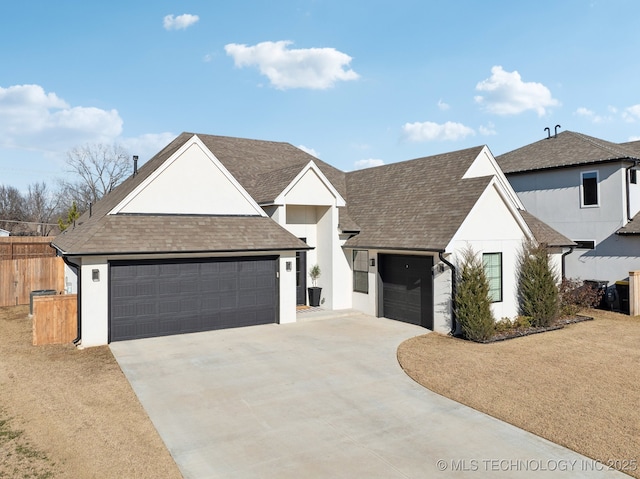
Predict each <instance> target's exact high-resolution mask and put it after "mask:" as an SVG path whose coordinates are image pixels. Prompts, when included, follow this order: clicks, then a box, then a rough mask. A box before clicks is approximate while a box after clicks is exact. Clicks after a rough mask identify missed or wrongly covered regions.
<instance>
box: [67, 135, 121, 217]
mask: <svg viewBox="0 0 640 479" xmlns="http://www.w3.org/2000/svg"><path fill="white" fill-rule="evenodd" d="M129 158H130V157H129V153H128V152H127V151H126V150H125V149H124V148H123V147H122V146H120V145H118V144H115V143H114V144H112V145H105V144H101V143H97V144H86V145H83V146H77V147H75V148H73V149H72V150H70V151H69V152H67V165H68V166H69V172H70V173H73V174H74V175H76V176H77V178H73V179H69V180H63V181H62V185H61V186H62V190H63V191H64V193H65V196H66V197H67V200H66V202H67V203H68V205H67V206H69V205H70V204H71V203H72V202H73V201H75V202H76V204H77V206H78V210H80V211H86V210H87V209H88V208H89V204H90V203H95V202H96V201H98V200H99V199H100V198H102V197H103V196H104V195H106V194H107V193H108V192H109V191H111V190H112V189H113V188H115V187H116V186H117V185H119V184H120V183H122V182H123V181H124V180H125V179H126V178H127V177H128V176H129V175H130V174H131V172H132V170H133V167H132V164H131V161H130V159H129Z"/></svg>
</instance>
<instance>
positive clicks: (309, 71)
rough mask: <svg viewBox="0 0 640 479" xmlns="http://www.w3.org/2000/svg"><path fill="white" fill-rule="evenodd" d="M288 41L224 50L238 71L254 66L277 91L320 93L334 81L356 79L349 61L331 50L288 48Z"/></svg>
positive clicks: (289, 43)
mask: <svg viewBox="0 0 640 479" xmlns="http://www.w3.org/2000/svg"><path fill="white" fill-rule="evenodd" d="M291 44H292V42H290V41H278V42H262V43H258V44H257V45H254V46H247V45H239V44H237V43H229V44H228V45H225V47H224V49H225V51H226V52H227V55H229V56H231V57H233V60H234V63H235V66H236V67H238V68H242V67H247V66H257V67H258V69H259V70H260V73H261V74H262V75H264V76H266V77H267V78H269V81H270V82H271V84H272V85H273V86H274V87H275V88H277V89H280V90H286V89H289V88H311V89H317V90H324V89H326V88H330V87H332V86H333V85H334V84H335V83H336V82H337V81H349V80H356V79H358V78H359V75H358V74H357V73H356V72H355V71H353V70H351V69H349V68H348V65H349V63H351V60H352V58H351V57H350V56H349V55H347V54H346V53H342V52H339V51H338V50H336V49H334V48H306V49H289V48H287V47H288V46H289V45H291Z"/></svg>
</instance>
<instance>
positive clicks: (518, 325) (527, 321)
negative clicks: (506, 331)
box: [513, 316, 531, 329]
mask: <svg viewBox="0 0 640 479" xmlns="http://www.w3.org/2000/svg"><path fill="white" fill-rule="evenodd" d="M530 327H531V318H530V317H529V316H518V317H517V318H516V319H515V321H514V322H513V329H528V328H530Z"/></svg>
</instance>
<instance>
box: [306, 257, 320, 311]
mask: <svg viewBox="0 0 640 479" xmlns="http://www.w3.org/2000/svg"><path fill="white" fill-rule="evenodd" d="M320 274H321V271H320V266H318V265H317V264H315V265H313V266H312V267H311V269H310V270H309V276H310V277H311V284H313V286H312V287H310V288H307V290H308V292H309V306H320V296H321V295H322V288H319V287H318V285H317V282H318V278H319V277H320Z"/></svg>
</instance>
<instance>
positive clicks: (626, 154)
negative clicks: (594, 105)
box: [567, 131, 635, 158]
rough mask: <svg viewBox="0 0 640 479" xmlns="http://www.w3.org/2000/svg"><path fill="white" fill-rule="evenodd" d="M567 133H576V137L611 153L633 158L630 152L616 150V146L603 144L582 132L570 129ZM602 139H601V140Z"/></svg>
mask: <svg viewBox="0 0 640 479" xmlns="http://www.w3.org/2000/svg"><path fill="white" fill-rule="evenodd" d="M567 133H573V134H574V135H576V136H577V137H579V138H580V139H581V140H583V141H586V142H587V143H590V144H592V145H594V146H596V147H598V148H601V149H603V150H607V151H610V152H611V153H615V154H616V155H623V156H622V158H635V157H633V156H631V155H630V153H631V152H627V151H625V150H624V149H621V150H617V149H616V148H613V147H611V146H609V145H604V144H602V143H599V142H598V141H595V140H598V138H593V137H591V136H588V135H585V134H584V133H579V132H577V131H572V132H567ZM601 141H602V140H601ZM604 141H606V140H604Z"/></svg>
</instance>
